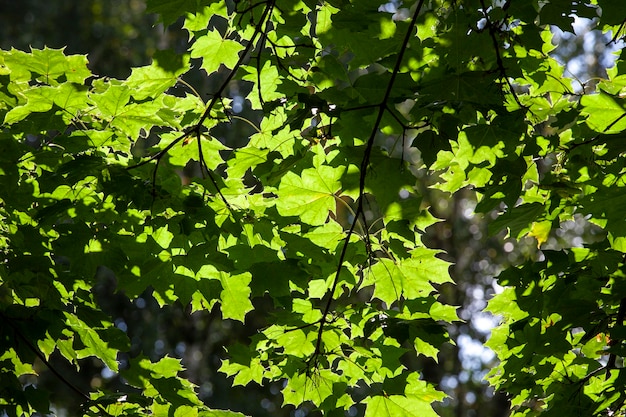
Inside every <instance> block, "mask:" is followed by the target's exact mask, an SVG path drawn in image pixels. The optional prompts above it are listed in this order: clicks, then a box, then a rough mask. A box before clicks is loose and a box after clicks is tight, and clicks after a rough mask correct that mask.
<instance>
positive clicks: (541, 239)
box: [528, 220, 552, 248]
mask: <svg viewBox="0 0 626 417" xmlns="http://www.w3.org/2000/svg"><path fill="white" fill-rule="evenodd" d="M551 229H552V222H551V221H549V220H545V221H541V222H533V225H532V226H531V228H530V232H529V233H528V236H531V237H534V238H535V239H537V247H538V248H539V247H540V246H541V245H542V244H543V243H545V242H547V241H548V237H550V230H551Z"/></svg>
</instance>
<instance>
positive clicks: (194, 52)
mask: <svg viewBox="0 0 626 417" xmlns="http://www.w3.org/2000/svg"><path fill="white" fill-rule="evenodd" d="M243 49H244V47H243V45H241V44H240V43H239V42H236V41H233V40H231V39H224V38H222V35H221V34H220V33H219V32H218V31H217V30H213V31H210V32H209V33H207V34H206V35H204V36H202V37H200V38H198V39H197V40H196V42H195V43H194V44H193V45H192V46H191V57H192V58H202V65H201V68H202V69H204V70H205V71H206V72H207V74H213V73H214V72H216V71H217V70H218V69H219V67H220V65H222V64H223V65H224V66H225V67H226V68H231V69H232V68H234V67H235V65H236V64H237V61H238V60H239V52H241V51H243Z"/></svg>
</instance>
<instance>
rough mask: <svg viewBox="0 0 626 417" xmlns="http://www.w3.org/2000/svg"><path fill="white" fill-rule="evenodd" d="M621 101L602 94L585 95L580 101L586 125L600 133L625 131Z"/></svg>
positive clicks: (624, 113) (625, 122)
mask: <svg viewBox="0 0 626 417" xmlns="http://www.w3.org/2000/svg"><path fill="white" fill-rule="evenodd" d="M622 102H623V100H621V99H618V98H616V97H613V96H610V95H608V94H606V93H604V92H602V91H601V92H600V93H599V94H593V95H585V96H583V97H582V98H581V99H580V104H581V105H582V106H583V109H582V110H581V114H583V115H588V117H587V120H586V121H587V125H588V126H589V127H590V128H591V129H593V130H595V131H596V132H600V133H606V134H611V133H620V132H622V131H623V130H624V129H626V117H624V116H625V115H626V110H625V109H624V106H623V103H622Z"/></svg>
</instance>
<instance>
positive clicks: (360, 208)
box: [309, 0, 424, 364]
mask: <svg viewBox="0 0 626 417" xmlns="http://www.w3.org/2000/svg"><path fill="white" fill-rule="evenodd" d="M423 4H424V0H420V1H419V3H418V4H417V7H416V8H415V12H414V13H413V17H412V18H411V22H410V24H409V28H408V29H407V32H406V35H405V37H404V40H403V42H402V46H401V48H400V51H399V53H398V59H397V60H396V64H395V66H394V68H393V71H392V73H391V78H390V79H389V83H388V84H387V89H386V90H385V94H384V95H383V98H382V100H381V102H380V103H379V104H378V105H376V106H371V107H377V108H378V115H377V116H376V121H375V122H374V125H373V126H372V132H371V134H370V136H369V138H368V140H367V144H366V146H365V151H364V153H363V159H362V160H361V167H360V177H359V198H358V204H357V209H356V211H355V214H354V219H353V220H352V224H351V225H350V229H349V230H348V232H347V234H346V237H345V238H344V243H343V247H342V248H341V254H340V255H339V261H338V266H337V271H336V273H335V277H334V278H333V282H332V285H331V287H330V289H329V290H328V292H327V300H326V304H325V306H324V310H323V311H322V318H321V321H320V324H319V328H318V331H317V341H316V343H315V351H314V353H313V355H312V356H311V358H310V359H309V364H310V363H311V362H312V361H315V359H316V358H317V356H318V355H320V354H321V353H322V334H323V333H324V326H325V324H326V323H328V321H329V320H328V318H327V316H328V313H329V312H330V307H331V305H332V302H333V300H334V294H335V290H336V289H337V284H338V283H339V275H340V274H341V269H342V267H343V264H344V261H345V257H346V252H347V250H348V245H349V243H350V238H351V237H352V235H353V234H354V233H355V228H356V225H357V223H358V222H359V216H361V217H363V223H364V224H365V227H364V228H365V229H366V230H367V223H366V222H365V209H364V205H363V202H364V200H365V179H366V177H367V170H368V167H369V163H370V156H371V153H372V148H373V147H374V140H375V138H376V134H377V133H378V128H379V127H380V123H381V121H382V118H383V115H384V113H385V111H386V110H387V102H388V101H389V97H390V96H391V91H392V89H393V85H394V82H395V80H396V77H397V76H398V73H399V72H400V66H401V65H402V59H403V57H404V53H405V51H406V49H407V47H408V44H409V41H410V39H411V36H412V34H413V29H414V28H415V25H416V23H417V18H418V16H419V14H420V11H421V10H422V6H423ZM365 240H366V246H367V248H368V249H367V250H368V255H369V256H371V248H370V247H369V235H368V234H367V233H366V236H365Z"/></svg>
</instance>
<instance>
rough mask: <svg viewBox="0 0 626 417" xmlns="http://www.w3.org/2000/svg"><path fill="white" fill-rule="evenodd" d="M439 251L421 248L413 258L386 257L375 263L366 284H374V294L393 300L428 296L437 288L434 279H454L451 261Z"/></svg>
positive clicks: (413, 254) (413, 252)
mask: <svg viewBox="0 0 626 417" xmlns="http://www.w3.org/2000/svg"><path fill="white" fill-rule="evenodd" d="M437 253H438V252H437V251H435V250H431V249H427V248H417V249H414V250H413V251H412V252H411V258H407V259H402V260H399V261H393V260H391V259H387V258H383V259H379V261H378V262H377V263H376V264H374V265H373V266H372V267H371V268H370V270H369V274H366V277H365V279H364V281H363V285H364V286H367V285H372V284H373V285H374V297H376V298H378V299H380V300H382V301H384V302H386V303H387V304H391V303H393V302H395V301H398V300H400V298H401V297H404V298H405V299H409V300H410V299H415V298H420V297H427V296H428V295H429V294H430V293H431V292H433V291H435V288H434V287H433V286H432V284H431V283H438V284H441V283H444V282H452V279H451V278H450V275H449V273H448V267H449V263H448V262H446V261H443V260H441V259H439V258H437V257H435V255H436V254H437Z"/></svg>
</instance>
